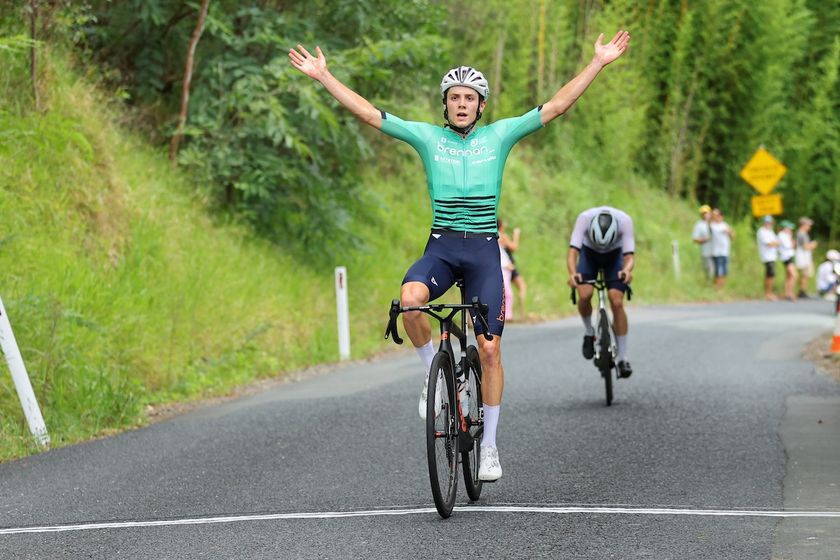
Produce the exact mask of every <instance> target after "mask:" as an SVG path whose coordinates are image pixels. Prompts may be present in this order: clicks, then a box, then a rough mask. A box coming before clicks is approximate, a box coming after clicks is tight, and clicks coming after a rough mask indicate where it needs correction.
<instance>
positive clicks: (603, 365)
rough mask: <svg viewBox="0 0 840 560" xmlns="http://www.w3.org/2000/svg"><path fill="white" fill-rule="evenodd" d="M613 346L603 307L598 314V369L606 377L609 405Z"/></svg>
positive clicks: (610, 402) (611, 387) (611, 395)
mask: <svg viewBox="0 0 840 560" xmlns="http://www.w3.org/2000/svg"><path fill="white" fill-rule="evenodd" d="M611 346H612V344H611V341H610V323H609V321H608V320H607V312H606V310H604V309H601V311H600V313H599V315H598V369H600V370H601V377H603V378H604V390H605V392H606V398H607V406H610V405H612V400H613V379H612V370H613V363H612V362H613V357H612V348H611Z"/></svg>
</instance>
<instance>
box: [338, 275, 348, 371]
mask: <svg viewBox="0 0 840 560" xmlns="http://www.w3.org/2000/svg"><path fill="white" fill-rule="evenodd" d="M335 306H336V310H337V311H338V355H339V357H340V358H341V359H342V360H349V359H350V313H349V308H348V305H347V269H346V268H345V267H343V266H338V267H336V269H335Z"/></svg>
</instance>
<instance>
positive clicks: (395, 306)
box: [385, 299, 403, 344]
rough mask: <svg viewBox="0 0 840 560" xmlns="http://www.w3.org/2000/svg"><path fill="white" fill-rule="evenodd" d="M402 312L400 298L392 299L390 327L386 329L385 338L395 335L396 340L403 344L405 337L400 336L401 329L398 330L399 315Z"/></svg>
mask: <svg viewBox="0 0 840 560" xmlns="http://www.w3.org/2000/svg"><path fill="white" fill-rule="evenodd" d="M399 314H400V300H398V299H395V300H391V310H390V311H389V312H388V327H387V328H386V329H385V340H388V337H389V336H391V335H393V336H394V342H396V343H397V344H402V343H403V339H402V338H400V331H398V330H397V315H399Z"/></svg>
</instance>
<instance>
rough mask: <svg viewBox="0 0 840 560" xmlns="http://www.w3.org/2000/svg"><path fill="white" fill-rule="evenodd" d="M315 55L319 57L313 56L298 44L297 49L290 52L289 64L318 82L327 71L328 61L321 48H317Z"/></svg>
mask: <svg viewBox="0 0 840 560" xmlns="http://www.w3.org/2000/svg"><path fill="white" fill-rule="evenodd" d="M315 53H316V54H317V55H318V56H312V55H311V54H310V53H309V51H307V50H306V49H305V48H304V47H303V45H301V44H298V46H297V49H294V48H292V49H290V50H289V62H291V64H292V66H294V67H295V68H297V69H298V70H300V71H301V72H303V73H304V74H306V75H307V76H309V77H310V78H313V79H315V80H318V79H320V77H321V76H323V75H324V73H325V72H326V71H327V59H326V57H325V56H324V53H323V52H321V47H315Z"/></svg>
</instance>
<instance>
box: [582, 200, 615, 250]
mask: <svg viewBox="0 0 840 560" xmlns="http://www.w3.org/2000/svg"><path fill="white" fill-rule="evenodd" d="M617 237H618V220H617V219H616V217H615V216H613V214H612V212H609V211H607V210H604V211H602V212H599V213H598V215H597V216H595V217H594V218H592V222H590V224H589V240H590V241H592V243H593V244H594V245H595V247H597V248H598V249H606V248H608V247H609V246H610V245H612V244H613V243H615V240H616V238H617Z"/></svg>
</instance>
